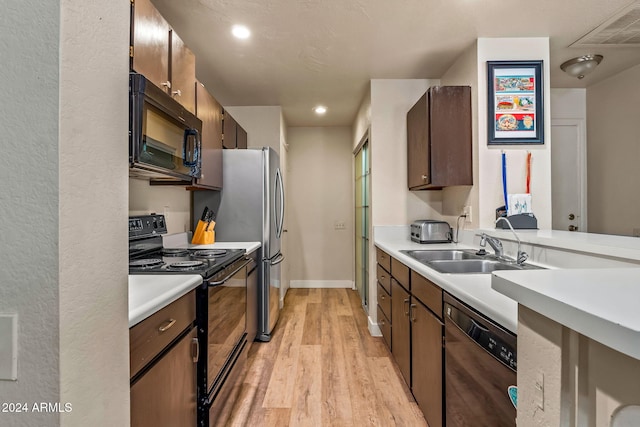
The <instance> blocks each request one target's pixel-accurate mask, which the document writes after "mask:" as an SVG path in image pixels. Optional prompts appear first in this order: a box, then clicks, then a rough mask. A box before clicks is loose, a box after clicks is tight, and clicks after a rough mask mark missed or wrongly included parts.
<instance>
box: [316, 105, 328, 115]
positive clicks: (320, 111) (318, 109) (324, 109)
mask: <svg viewBox="0 0 640 427" xmlns="http://www.w3.org/2000/svg"><path fill="white" fill-rule="evenodd" d="M313 111H315V113H316V114H319V115H323V114H324V113H326V112H327V107H325V106H323V105H318V106H317V107H315V108H314V109H313Z"/></svg>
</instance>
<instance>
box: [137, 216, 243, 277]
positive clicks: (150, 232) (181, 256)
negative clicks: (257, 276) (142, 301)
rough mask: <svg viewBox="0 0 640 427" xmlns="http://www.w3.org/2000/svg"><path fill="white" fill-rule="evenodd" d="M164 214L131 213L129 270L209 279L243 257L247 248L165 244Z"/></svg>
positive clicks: (138, 272)
mask: <svg viewBox="0 0 640 427" xmlns="http://www.w3.org/2000/svg"><path fill="white" fill-rule="evenodd" d="M166 233H167V227H166V221H165V218H164V215H145V216H137V217H129V274H200V275H201V276H202V277H203V278H204V279H205V280H206V279H210V278H212V277H214V276H215V275H216V273H218V272H220V271H221V270H224V268H225V267H227V266H229V265H231V264H232V263H233V262H234V261H236V260H238V259H239V258H242V256H243V255H244V253H245V251H244V250H243V249H189V248H165V247H163V245H162V235H163V234H166Z"/></svg>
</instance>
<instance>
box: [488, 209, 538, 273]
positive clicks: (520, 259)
mask: <svg viewBox="0 0 640 427" xmlns="http://www.w3.org/2000/svg"><path fill="white" fill-rule="evenodd" d="M500 221H504V222H506V223H507V225H508V226H509V228H510V229H511V232H512V233H513V235H514V236H515V237H516V240H517V241H518V254H517V255H516V264H522V263H523V262H525V261H526V260H527V258H529V255H528V254H527V253H526V252H524V251H523V250H521V249H520V246H521V243H520V238H519V237H518V235H517V234H516V231H515V230H514V229H513V227H512V226H511V222H509V220H508V219H507V218H505V217H503V216H501V217H498V219H496V224H498V222H500ZM481 243H482V242H481ZM489 244H491V243H489ZM500 246H501V247H502V245H500ZM491 247H493V245H492V246H491ZM494 249H495V248H494ZM496 255H498V253H497V252H496Z"/></svg>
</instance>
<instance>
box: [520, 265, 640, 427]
mask: <svg viewBox="0 0 640 427" xmlns="http://www.w3.org/2000/svg"><path fill="white" fill-rule="evenodd" d="M574 258H575V257H574ZM638 372H640V360H637V359H634V358H632V357H630V356H627V355H625V354H622V353H620V352H618V351H616V350H613V349H611V348H610V347H606V346H604V345H602V344H601V343H599V342H597V341H594V340H591V339H589V338H587V337H585V336H583V335H580V334H579V333H577V332H576V331H573V330H571V329H569V328H567V327H565V326H563V325H561V324H559V323H557V322H555V321H553V320H551V319H549V318H547V317H545V316H543V315H541V314H540V313H536V312H534V311H533V310H530V309H529V308H527V307H525V306H522V305H519V306H518V426H523V427H538V426H545V427H546V426H593V427H605V426H610V425H611V417H612V414H613V413H615V411H616V410H617V409H619V408H620V407H621V406H624V405H638V404H639V402H640V381H637V378H638ZM540 374H542V375H543V378H544V380H543V381H544V393H543V395H544V399H543V406H544V410H541V409H540V408H539V407H538V405H537V402H536V396H537V391H536V381H537V378H538V376H539V375H540ZM630 379H631V380H630ZM633 379H636V380H635V381H633ZM633 425H636V424H633Z"/></svg>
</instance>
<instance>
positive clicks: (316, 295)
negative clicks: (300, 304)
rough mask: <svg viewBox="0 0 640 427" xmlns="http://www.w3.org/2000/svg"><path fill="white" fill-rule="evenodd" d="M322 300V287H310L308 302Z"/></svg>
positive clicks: (316, 302) (317, 302)
mask: <svg viewBox="0 0 640 427" xmlns="http://www.w3.org/2000/svg"><path fill="white" fill-rule="evenodd" d="M321 302H322V289H320V288H314V289H309V294H308V299H307V303H308V304H320V303H321Z"/></svg>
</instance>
